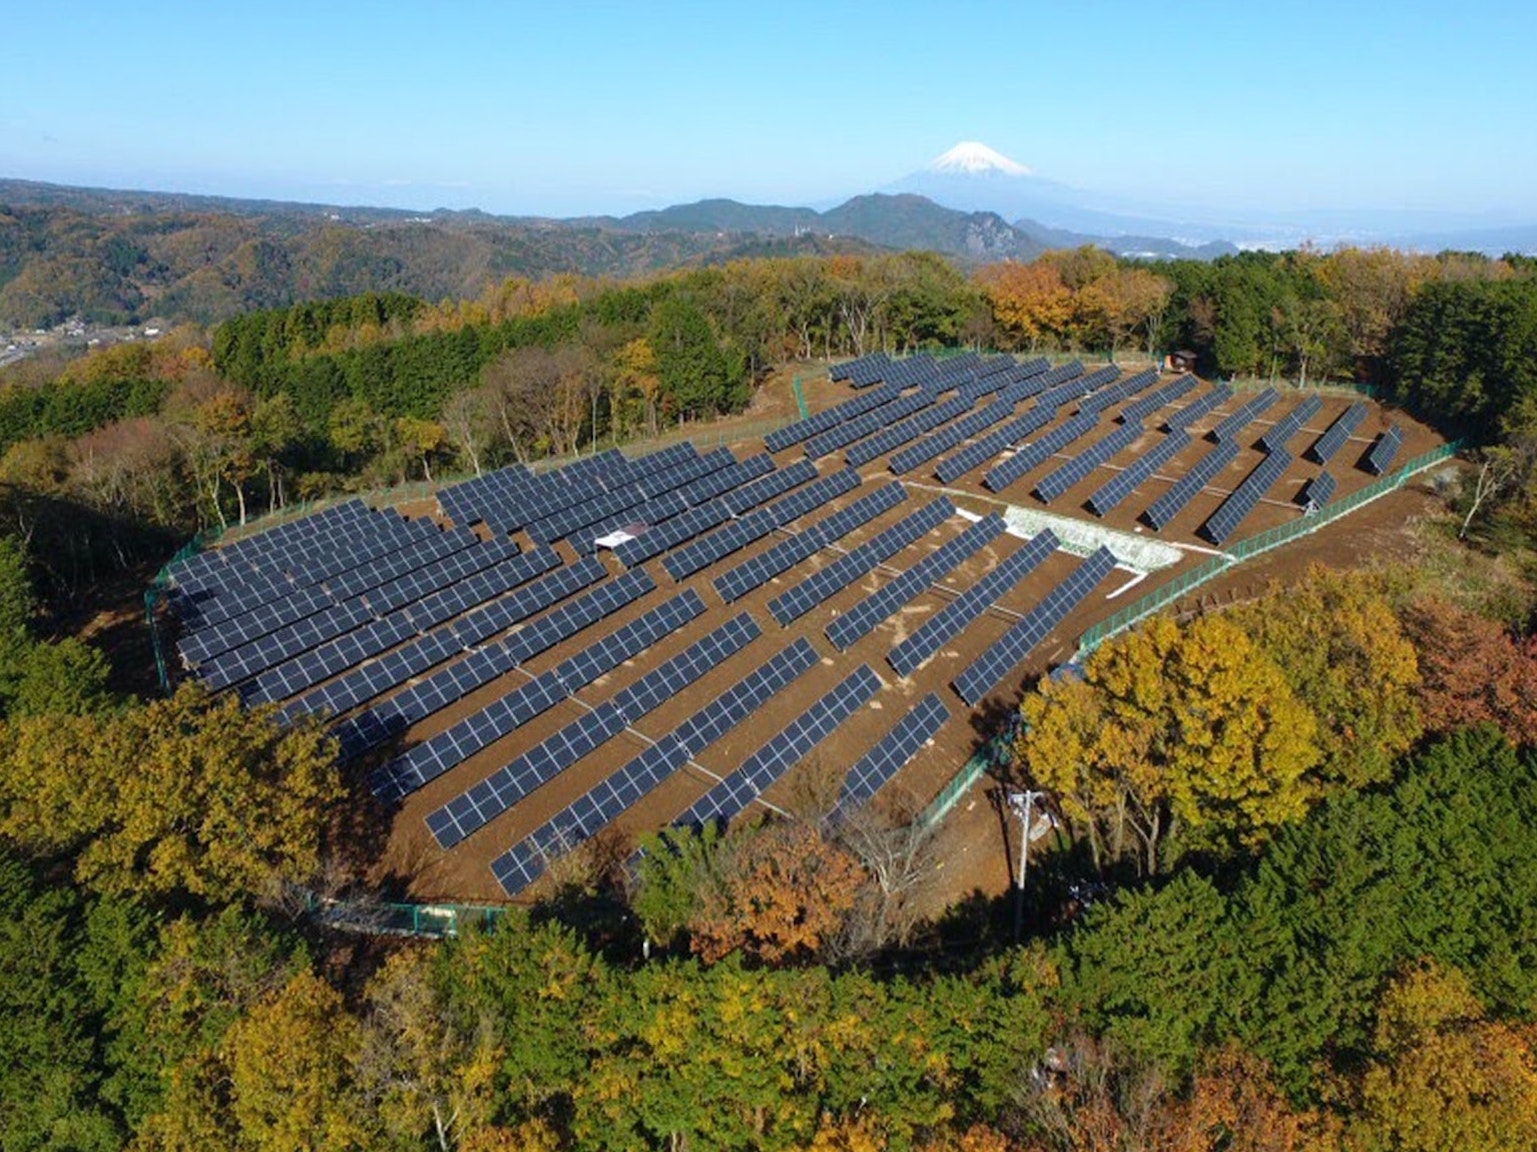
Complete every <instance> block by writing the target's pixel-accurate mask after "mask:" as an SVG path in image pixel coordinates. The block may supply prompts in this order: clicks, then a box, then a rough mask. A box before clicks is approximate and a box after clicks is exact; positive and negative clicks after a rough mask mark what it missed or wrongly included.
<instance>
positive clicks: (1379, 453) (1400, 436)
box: [1366, 424, 1404, 476]
mask: <svg viewBox="0 0 1537 1152" xmlns="http://www.w3.org/2000/svg"><path fill="white" fill-rule="evenodd" d="M1403 444H1404V430H1403V429H1402V428H1400V427H1399V426H1398V425H1397V424H1394V425H1393V426H1392V427H1390V428H1389V429H1388V430H1387V431H1386V432H1384V433H1383V434H1382V435H1381V436H1379V437H1378V438H1377V442H1376V443H1375V444H1373V445H1372V447H1371V451H1370V452H1368V453H1367V454H1366V470H1367V471H1368V472H1371V473H1372V474H1374V475H1376V476H1381V475H1382V474H1383V473H1384V472H1386V471H1387V470H1388V469H1389V468H1391V467H1392V466H1393V458H1394V457H1395V456H1397V455H1398V450H1399V449H1400V448H1402V447H1403Z"/></svg>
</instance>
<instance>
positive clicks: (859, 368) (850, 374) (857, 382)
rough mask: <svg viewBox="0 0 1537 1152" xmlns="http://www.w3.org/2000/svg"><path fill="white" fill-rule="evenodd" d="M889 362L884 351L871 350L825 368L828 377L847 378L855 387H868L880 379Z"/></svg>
mask: <svg viewBox="0 0 1537 1152" xmlns="http://www.w3.org/2000/svg"><path fill="white" fill-rule="evenodd" d="M890 363H891V361H890V359H889V358H888V357H887V356H886V353H884V352H871V353H870V354H869V355H867V356H860V357H859V358H858V359H855V360H845V361H844V362H843V363H842V364H834V365H833V366H832V367H831V368H829V369H828V370H827V375H828V378H829V379H832V380H847V381H848V382H849V383H850V384H852V385H853V386H854V387H855V388H864V387H868V386H869V385H871V384H877V383H879V382H880V381H881V379H882V376H881V373H882V371H883V370H885V368H886V367H887V365H889V364H890Z"/></svg>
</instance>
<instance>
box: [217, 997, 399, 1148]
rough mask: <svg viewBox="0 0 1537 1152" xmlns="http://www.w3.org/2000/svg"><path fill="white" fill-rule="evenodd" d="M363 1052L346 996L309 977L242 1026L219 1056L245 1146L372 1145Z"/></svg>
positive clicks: (234, 1029) (229, 1036) (235, 1029)
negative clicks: (361, 1071) (360, 1073)
mask: <svg viewBox="0 0 1537 1152" xmlns="http://www.w3.org/2000/svg"><path fill="white" fill-rule="evenodd" d="M360 1049H361V1039H360V1036H359V1028H358V1023H357V1021H356V1020H355V1019H354V1018H353V1017H352V1016H351V1015H349V1014H348V1012H347V1011H346V1008H345V1005H344V1004H343V1003H342V998H341V996H340V995H338V994H337V992H336V991H335V990H334V989H333V988H331V986H330V985H329V984H327V983H326V982H325V981H324V980H322V979H321V978H320V977H318V976H316V975H314V974H313V973H311V972H309V971H308V970H304V971H300V972H299V973H298V974H296V975H295V976H294V977H293V979H292V980H290V981H289V982H288V984H287V985H286V986H285V987H284V988H283V989H282V991H281V992H279V993H278V994H277V995H276V996H275V997H273V998H272V999H270V1000H268V1001H266V1002H264V1003H262V1004H260V1005H258V1006H257V1007H256V1008H254V1009H253V1010H252V1011H251V1012H250V1014H249V1015H247V1016H245V1017H244V1018H242V1019H240V1020H238V1021H237V1022H236V1023H235V1025H234V1026H233V1027H232V1028H231V1029H230V1030H229V1033H228V1034H227V1035H226V1037H225V1041H224V1044H223V1045H222V1046H221V1049H220V1055H221V1058H222V1062H223V1063H224V1064H225V1065H226V1066H227V1068H228V1075H229V1092H230V1104H229V1111H230V1114H231V1117H232V1119H233V1121H234V1123H235V1125H236V1127H237V1129H238V1131H239V1133H240V1146H241V1147H244V1148H250V1149H252V1150H253V1152H267V1150H271V1152H288V1150H290V1149H313V1150H315V1152H322V1150H326V1149H338V1150H339V1149H354V1148H359V1147H368V1146H370V1145H371V1144H373V1142H374V1140H375V1132H374V1123H375V1121H374V1117H373V1115H372V1113H371V1112H370V1110H369V1109H368V1108H367V1107H366V1105H365V1101H364V1098H363V1096H362V1093H361V1091H360V1090H359V1087H358V1083H357V1059H358V1054H359V1052H360Z"/></svg>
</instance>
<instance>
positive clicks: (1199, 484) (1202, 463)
mask: <svg viewBox="0 0 1537 1152" xmlns="http://www.w3.org/2000/svg"><path fill="white" fill-rule="evenodd" d="M1236 459H1238V442H1237V441H1235V440H1224V441H1222V442H1221V443H1220V444H1218V445H1217V446H1216V447H1215V448H1213V449H1212V450H1211V451H1210V452H1208V453H1207V454H1206V455H1205V456H1203V457H1201V459H1200V460H1198V461H1196V463H1195V466H1194V467H1192V468H1191V469H1190V471H1188V472H1186V473H1185V474H1184V475H1183V476H1181V477H1180V478H1179V479H1178V480H1176V481H1175V482H1174V486H1173V487H1172V488H1170V489H1169V490H1168V491H1167V492H1165V493H1164V494H1163V495H1162V496H1160V497H1158V499H1157V500H1154V501H1153V503H1152V504H1151V505H1149V507H1148V509H1147V511H1146V512H1144V513H1142V518H1143V519H1144V520H1146V521H1147V523H1148V525H1149V526H1150V527H1151V528H1152V529H1153V531H1155V532H1161V531H1163V528H1164V526H1165V525H1166V524H1168V522H1169V521H1170V520H1173V519H1174V517H1176V516H1178V515H1179V514H1180V513H1181V512H1182V511H1184V508H1185V505H1186V504H1189V503H1190V501H1192V500H1194V499H1195V495H1196V493H1197V492H1199V491H1201V489H1203V488H1205V487H1206V485H1208V484H1210V483H1211V482H1212V481H1213V480H1214V479H1216V477H1217V474H1218V473H1219V472H1221V471H1222V470H1223V469H1224V468H1226V467H1227V466H1228V465H1229V464H1231V463H1232V462H1233V461H1234V460H1236Z"/></svg>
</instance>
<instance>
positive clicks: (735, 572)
mask: <svg viewBox="0 0 1537 1152" xmlns="http://www.w3.org/2000/svg"><path fill="white" fill-rule="evenodd" d="M906 499H907V489H905V488H903V487H902V485H900V484H886V485H883V486H882V487H880V488H877V489H876V490H875V491H874V492H871V493H870V494H869V495H867V496H862V497H860V498H859V499H858V500H856V501H855V502H854V503H853V504H850V505H849V506H848V507H847V508H845V509H843V511H841V512H835V513H834V514H833V515H831V516H829V517H827V518H826V519H825V520H820V521H818V522H817V523H815V524H812V525H810V526H809V527H808V528H806V529H805V530H804V531H802V532H800V533H798V534H796V535H795V536H792V537H790V539H788V540H785V541H782V542H781V543H779V544H776V545H774V547H772V548H770V549H768V550H767V551H766V552H763V553H761V554H760V555H757V556H754V557H753V558H752V559H750V560H747V561H745V562H744V563H742V564H738V565H737V566H736V567H735V568H733V569H731V571H729V572H726V573H723V574H722V575H720V576H717V577H716V578H715V591H716V592H717V593H719V594H720V598H721V599H722V600H725V601H726V602H727V603H730V602H731V601H733V600H739V599H741V598H742V597H743V596H745V595H747V593H749V592H751V591H752V590H753V589H754V588H761V587H762V586H763V585H764V584H767V583H768V582H769V581H770V580H772V579H773V578H774V577H775V576H778V575H779V574H780V573H782V572H786V571H788V570H789V569H791V568H793V567H794V566H795V565H796V564H799V563H800V562H801V561H802V560H804V559H806V558H807V557H808V556H810V555H812V554H813V553H815V552H817V551H819V550H820V549H822V548H825V547H826V546H827V545H829V544H831V543H832V542H833V541H834V540H839V539H842V538H843V537H844V536H847V535H848V534H849V533H850V532H852V531H854V529H856V528H859V527H862V526H863V525H865V524H868V523H869V522H870V521H871V520H874V519H875V518H876V517H877V516H879V515H880V514H881V513H882V512H888V511H890V510H891V509H892V508H895V507H896V506H897V505H898V504H900V503H902V501H904V500H906Z"/></svg>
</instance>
